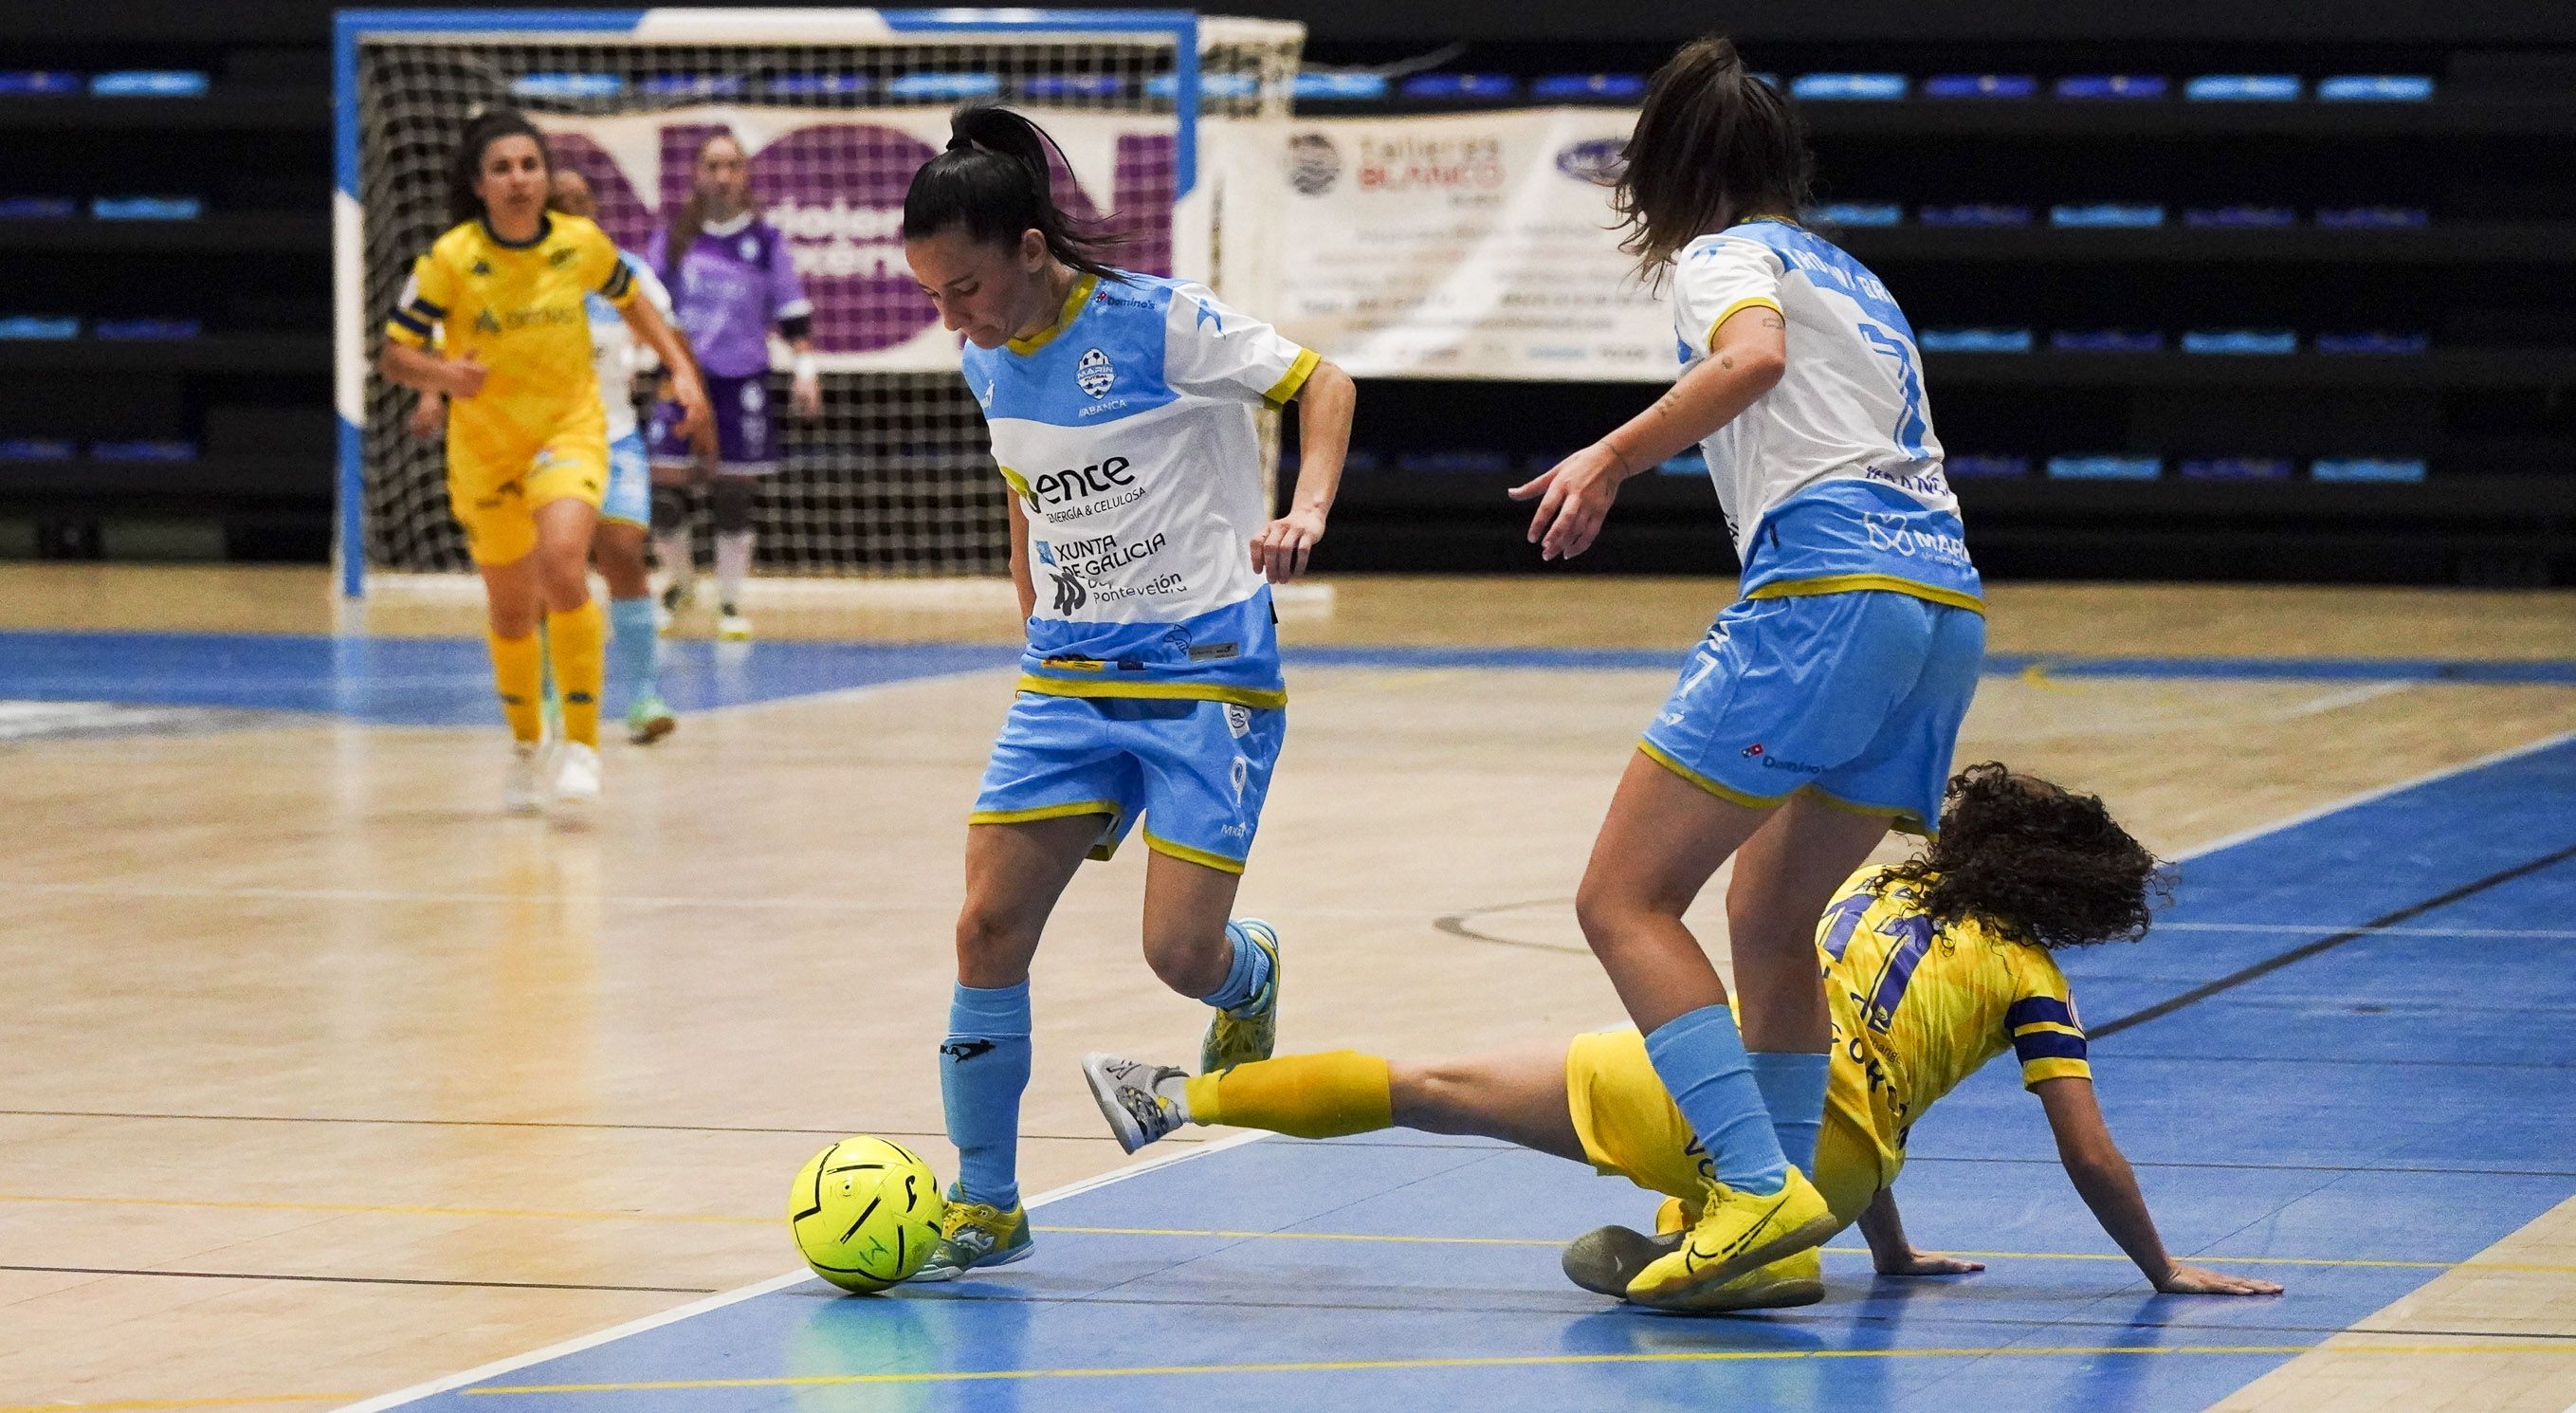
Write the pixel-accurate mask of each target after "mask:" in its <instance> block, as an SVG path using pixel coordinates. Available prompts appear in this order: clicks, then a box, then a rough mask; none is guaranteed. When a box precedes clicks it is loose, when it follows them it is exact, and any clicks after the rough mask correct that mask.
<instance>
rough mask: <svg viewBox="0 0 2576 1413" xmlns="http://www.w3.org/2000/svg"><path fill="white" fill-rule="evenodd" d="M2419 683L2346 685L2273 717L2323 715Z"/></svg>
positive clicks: (2284, 719)
mask: <svg viewBox="0 0 2576 1413" xmlns="http://www.w3.org/2000/svg"><path fill="white" fill-rule="evenodd" d="M2419 685H2421V684H2420V683H2415V682H2407V681H2398V682H2365V683H2363V684H2361V685H2360V686H2358V687H2348V688H2346V689H2344V690H2343V691H2340V692H2328V693H2327V694H2325V695H2324V696H2322V697H2319V698H2317V699H2316V700H2314V701H2310V702H2302V703H2300V704H2299V705H2297V706H2294V707H2292V708H2290V709H2289V710H2288V711H2285V712H2279V713H2276V714H2275V715H2274V717H2273V719H2274V720H2276V721H2286V720H2289V719H2291V718H2293V717H2301V716H2323V715H2324V714H2325V713H2327V712H2330V711H2341V710H2343V709H2344V708H2345V707H2348V706H2359V705H2361V704H2362V703H2363V702H2368V701H2376V700H2378V699H2379V698H2381V697H2385V696H2391V695H2393V694H2395V693H2398V692H2404V691H2408V690H2411V689H2412V688H2414V687H2417V686H2419Z"/></svg>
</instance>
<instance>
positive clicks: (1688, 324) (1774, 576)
mask: <svg viewBox="0 0 2576 1413" xmlns="http://www.w3.org/2000/svg"><path fill="white" fill-rule="evenodd" d="M1672 305H1673V333H1674V337H1675V340H1676V342H1677V344H1678V345H1679V347H1678V352H1679V355H1680V358H1681V362H1682V369H1683V371H1684V372H1685V373H1687V372H1688V371H1689V370H1691V369H1692V368H1695V367H1697V366H1699V364H1700V363H1702V362H1704V361H1705V360H1706V359H1707V358H1708V357H1709V356H1710V351H1711V341H1712V340H1713V339H1714V338H1715V337H1716V334H1717V329H1718V326H1719V325H1721V324H1724V323H1725V322H1726V321H1727V320H1728V319H1730V318H1733V317H1734V316H1735V315H1737V314H1738V313H1741V312H1742V311H1743V310H1745V309H1748V308H1767V309H1771V310H1774V311H1777V312H1778V313H1779V315H1780V317H1781V319H1782V320H1783V321H1784V322H1785V323H1786V325H1787V331H1786V333H1787V337H1786V346H1787V363H1786V366H1785V367H1784V368H1783V369H1782V371H1781V374H1780V381H1779V382H1778V383H1777V384H1776V385H1775V386H1773V387H1772V389H1771V390H1770V391H1769V392H1767V393H1765V394H1763V396H1762V397H1761V398H1759V399H1758V400H1756V401H1755V402H1754V404H1753V405H1752V406H1751V407H1749V408H1747V409H1745V410H1744V411H1743V412H1742V413H1741V414H1739V415H1738V416H1736V417H1735V418H1734V419H1733V420H1731V421H1729V422H1728V423H1727V424H1726V425H1725V426H1723V427H1720V428H1718V429H1717V431H1715V432H1714V433H1712V434H1710V436H1709V437H1708V439H1707V440H1706V441H1703V442H1702V443H1701V444H1700V449H1701V452H1702V454H1703V455H1704V456H1706V457H1707V460H1708V473H1709V478H1710V479H1711V480H1712V481H1714V482H1715V483H1716V485H1717V500H1718V506H1719V508H1720V509H1722V510H1723V511H1724V512H1725V514H1726V524H1727V531H1728V533H1729V534H1730V535H1731V536H1732V537H1733V538H1734V541H1735V550H1736V554H1737V555H1738V556H1739V557H1740V558H1741V559H1742V560H1743V562H1744V566H1745V585H1746V591H1747V594H1748V596H1751V595H1752V594H1753V593H1754V592H1755V591H1756V590H1758V589H1761V588H1764V587H1770V588H1773V589H1774V590H1775V591H1776V590H1777V589H1779V588H1780V587H1781V586H1785V585H1787V584H1793V583H1799V584H1815V583H1818V582H1820V581H1821V582H1823V583H1826V584H1830V585H1831V586H1833V587H1879V588H1896V589H1900V590H1902V591H1908V592H1911V591H1915V590H1917V589H1920V588H1927V587H1928V588H1929V589H1931V590H1933V591H1934V592H1932V593H1930V594H1929V595H1927V596H1928V597H1934V598H1938V599H1942V600H1943V601H1959V600H1961V599H1965V600H1966V601H1968V602H1974V599H1975V596H1976V594H1977V593H1978V586H1977V581H1976V570H1975V568H1974V567H1973V566H1971V565H1970V564H1969V562H1968V558H1967V550H1966V546H1965V543H1964V537H1963V534H1962V531H1961V530H1960V526H1959V518H1958V515H1959V502H1958V499H1957V498H1956V497H1955V496H1953V495H1952V494H1951V492H1950V483H1949V480H1948V478H1947V477H1946V476H1944V475H1943V473H1942V469H1941V442H1940V438H1938V437H1937V436H1935V435H1934V434H1933V431H1932V412H1931V408H1930V406H1929V405H1928V404H1927V403H1926V401H1925V398H1924V391H1923V364H1922V355H1921V354H1920V353H1919V352H1918V351H1917V350H1916V348H1915V344H1914V330H1913V327H1912V326H1911V325H1910V324H1908V323H1907V322H1906V319H1905V314H1904V311H1903V310H1901V309H1899V308H1898V307H1897V305H1896V300H1895V297H1894V296H1893V295H1891V294H1889V293H1888V290H1887V286H1886V285H1884V284H1882V283H1880V281H1879V279H1878V277H1877V276H1876V275H1873V274H1871V273H1870V272H1869V270H1868V269H1867V268H1866V267H1865V266H1863V265H1862V264H1861V263H1860V262H1859V261H1857V260H1854V259H1853V258H1852V257H1851V256H1850V255H1848V254H1846V253H1845V252H1844V251H1843V250H1841V249H1840V248H1839V247H1836V246H1835V245H1833V244H1831V243H1830V242H1828V241H1825V240H1824V239H1822V238H1820V237H1818V236H1816V235H1814V234H1813V233H1811V232H1809V231H1806V230H1803V229H1801V228H1799V227H1797V226H1794V225H1791V224H1789V223H1787V222H1785V221H1774V220H1761V221H1748V222H1746V223H1744V224H1742V225H1738V226H1734V227H1731V228H1729V229H1727V230H1725V231H1721V232H1719V233H1717V234H1715V235H1706V236H1702V237H1700V238H1699V239H1697V240H1695V241H1692V242H1691V243H1690V244H1689V245H1686V246H1684V247H1683V248H1682V250H1681V253H1680V254H1678V255H1677V256H1675V257H1674V260H1673V270H1672ZM1860 581H1869V582H1860ZM1808 591H1809V592H1815V591H1818V590H1816V589H1810V590H1808Z"/></svg>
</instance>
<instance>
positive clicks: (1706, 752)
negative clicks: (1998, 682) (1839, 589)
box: [1640, 589, 1986, 834]
mask: <svg viewBox="0 0 2576 1413" xmlns="http://www.w3.org/2000/svg"><path fill="white" fill-rule="evenodd" d="M1985 656H1986V620H1985V617H1984V615H1982V614H1979V613H1977V612H1975V611H1974V610H1972V609H1966V608H1954V607H1952V606H1950V605H1948V604H1937V603H1933V602H1930V601H1929V600H1925V599H1919V598H1915V597H1914V596H1912V595H1910V594H1900V593H1892V592H1889V591H1886V590H1878V589H1864V590H1856V591H1850V592H1845V593H1835V594H1815V595H1811V596H1806V597H1797V598H1776V599H1746V600H1742V601H1739V602H1738V603H1736V604H1735V605H1734V606H1733V607H1731V608H1729V609H1727V610H1726V612H1724V613H1722V614H1719V615H1718V618H1717V623H1716V625H1715V626H1714V627H1712V628H1711V629H1710V630H1709V635H1708V641H1707V642H1705V643H1703V644H1701V645H1700V649H1699V651H1697V652H1695V653H1693V654H1691V660H1690V663H1689V664H1688V665H1687V666H1685V667H1684V668H1683V669H1682V676H1681V681H1680V683H1679V684H1678V685H1677V686H1675V687H1674V688H1673V694H1672V697H1671V699H1670V700H1668V701H1666V702H1665V703H1664V709H1663V710H1662V711H1660V712H1657V713H1656V714H1655V720H1654V724H1653V725H1651V726H1649V727H1647V728H1646V739H1645V741H1644V742H1643V743H1642V744H1641V746H1640V749H1642V750H1643V751H1645V753H1646V754H1647V755H1649V756H1651V757H1653V758H1654V759H1655V760H1656V761H1657V762H1658V763H1660V764H1662V765H1664V766H1666V767H1668V768H1670V769H1671V770H1673V771H1674V772H1675V773H1677V774H1679V775H1680V776H1682V778H1684V779H1686V780H1688V781H1690V782H1691V783H1692V784H1694V785H1697V786H1699V787H1700V788H1701V789H1703V790H1706V791H1708V792H1709V793H1710V794H1713V795H1716V796H1718V797H1720V798H1722V799H1727V800H1732V801H1734V802H1735V803H1737V804H1740V805H1751V806H1755V807H1757V808H1758V807H1764V806H1770V805H1777V804H1780V803H1782V802H1783V801H1785V800H1787V799H1788V797H1789V796H1791V795H1793V794H1796V793H1797V792H1798V791H1800V790H1807V791H1812V792H1813V793H1815V794H1818V795H1821V796H1823V797H1824V798H1825V799H1826V800H1827V801H1829V802H1831V803H1834V804H1838V805H1843V806H1846V807H1848V808H1851V809H1856V810H1860V811H1863V812H1866V813H1869V814H1884V815H1887V816H1889V817H1891V818H1892V819H1893V820H1894V821H1895V824H1896V827H1897V828H1899V829H1902V830H1905V831H1906V832H1908V833H1913V834H1931V833H1933V832H1934V831H1936V830H1937V829H1938V828H1939V825H1940V819H1941V796H1942V791H1943V787H1945V786H1946V785H1947V784H1948V783H1949V779H1950V753H1951V751H1952V749H1953V748H1955V747H1956V746H1957V744H1958V740H1959V721H1960V718H1962V717H1964V716H1966V715H1967V714H1968V701H1969V699H1970V698H1971V697H1974V696H1975V695H1976V691H1977V670H1978V668H1979V667H1980V666H1981V665H1982V664H1983V663H1984V661H1985Z"/></svg>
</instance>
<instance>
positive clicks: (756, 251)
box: [734, 236, 760, 260]
mask: <svg viewBox="0 0 2576 1413" xmlns="http://www.w3.org/2000/svg"><path fill="white" fill-rule="evenodd" d="M734 248H735V249H737V250H740V251H741V252H742V258H743V259H745V260H757V259H759V258H760V242H759V240H757V239H755V238H754V237H751V236H744V237H743V238H742V244H741V245H739V246H736V247H734Z"/></svg>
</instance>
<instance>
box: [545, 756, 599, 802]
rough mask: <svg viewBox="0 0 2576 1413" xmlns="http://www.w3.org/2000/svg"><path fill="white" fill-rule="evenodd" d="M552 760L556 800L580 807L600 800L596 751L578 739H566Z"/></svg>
mask: <svg viewBox="0 0 2576 1413" xmlns="http://www.w3.org/2000/svg"><path fill="white" fill-rule="evenodd" d="M557 754H558V755H559V757H560V759H558V760H557V761H556V763H555V803H556V804H559V805H571V806H573V807H575V808H579V807H581V806H584V805H589V804H593V803H595V802H597V801H598V799H599V752H598V751H597V750H596V749H595V748H593V747H590V746H585V745H583V744H582V743H581V742H579V741H566V742H564V743H563V746H562V749H561V750H560V751H559V752H558V753H557Z"/></svg>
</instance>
